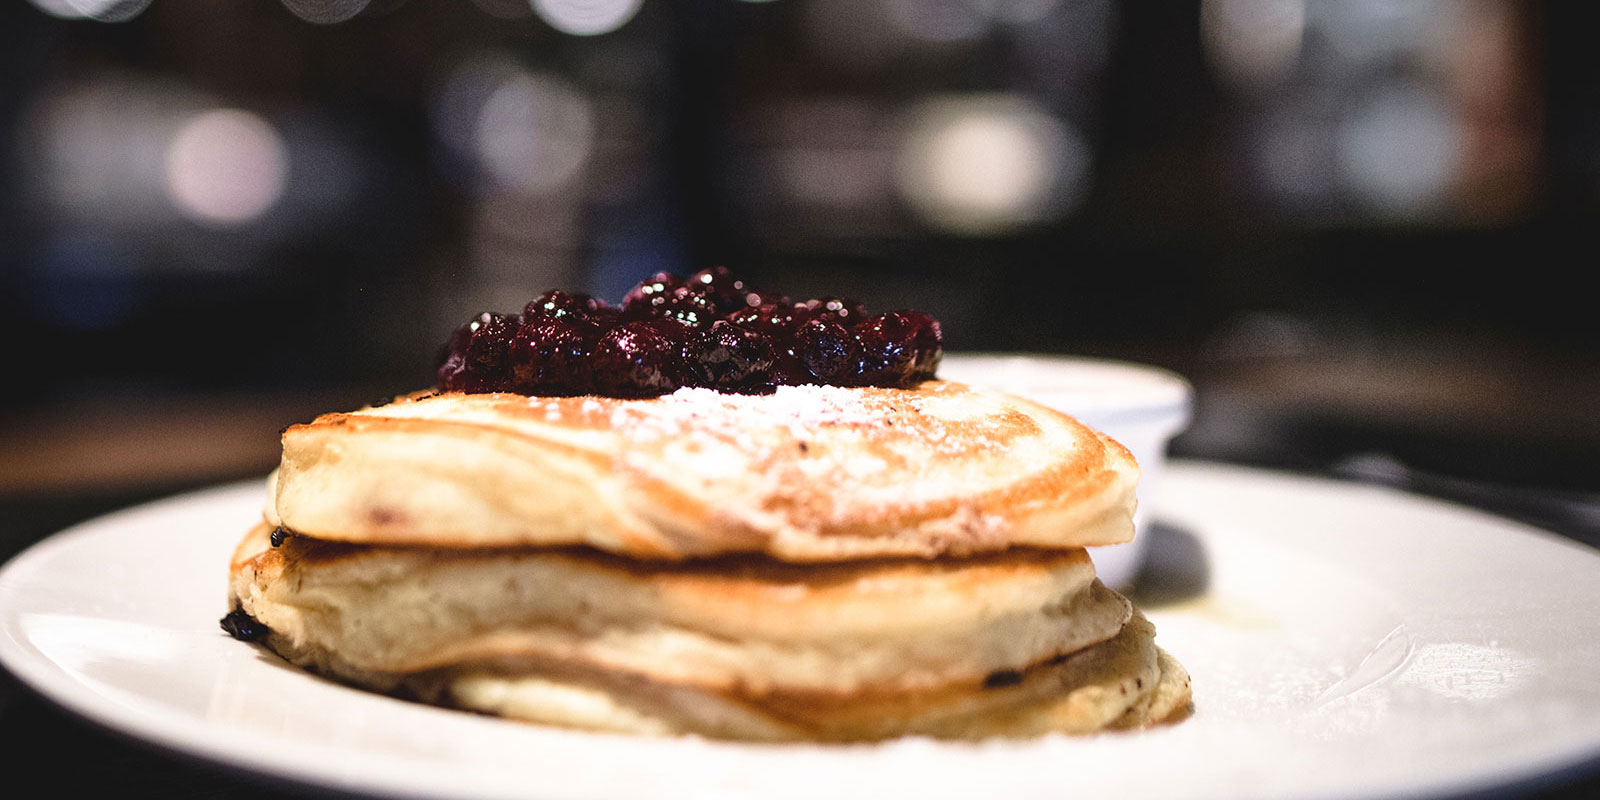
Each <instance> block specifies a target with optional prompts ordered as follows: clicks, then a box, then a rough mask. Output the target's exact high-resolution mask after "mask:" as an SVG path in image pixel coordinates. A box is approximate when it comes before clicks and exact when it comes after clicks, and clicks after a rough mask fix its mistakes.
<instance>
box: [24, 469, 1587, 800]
mask: <svg viewBox="0 0 1600 800" xmlns="http://www.w3.org/2000/svg"><path fill="white" fill-rule="evenodd" d="M260 500H261V489H260V487H259V486H257V485H253V484H252V485H247V486H234V487H224V488H221V489H216V490H212V491H207V492H202V493H199V494H194V495H188V496H184V497H180V498H175V499H172V500H168V501H164V502H160V503H156V504H153V505H149V506H143V507H140V508H136V509H131V510H129V511H125V512H121V513H118V514H114V515H112V516H109V517H106V518H103V519H100V520H97V521H93V522H90V523H87V524H85V525H82V526H79V527H77V528H75V529H73V530H71V531H68V532H65V533H63V534H61V535H59V536H55V537H52V538H51V539H49V540H47V541H45V542H42V543H41V544H39V545H37V546H36V547H34V548H32V549H30V550H28V551H27V552H26V553H24V554H23V555H21V556H19V557H18V558H17V559H16V560H14V561H13V562H11V563H10V564H9V565H7V566H6V567H5V569H4V570H3V572H0V661H3V662H4V664H5V666H6V667H8V668H10V669H11V670H12V671H13V672H14V673H16V674H17V675H18V676H20V677H21V678H22V680H24V681H26V682H27V683H28V684H30V685H32V686H33V687H35V688H37V689H38V690H40V691H41V692H42V693H43V694H44V695H46V696H48V697H50V698H52V699H53V700H55V701H57V702H59V703H61V704H62V705H64V706H66V707H67V708H69V709H71V710H73V711H75V712H77V713H79V714H82V715H84V716H86V717H88V718H90V719H93V720H96V721H99V722H101V723H104V724H107V725H109V726H111V727H113V728H116V729H119V730H122V731H125V732H127V733H131V734H133V735H135V736H139V737H142V738H144V739H146V740H149V741H151V742H154V743H157V744H160V745H164V746H166V747H170V748H174V749H177V750H179V751H183V752H186V753H190V754H194V755H198V756H201V757H204V758H208V759H213V760H215V761H219V762H223V763H227V764H232V765H236V766H241V767H245V768H248V769H252V770H257V771H260V772H264V773H269V774H273V775H278V776H283V777H287V778H291V779H296V780H300V781H305V782H309V783H312V784H317V785H322V786H329V787H335V788H339V789H345V790H354V791H363V792H373V793H382V794H387V795H391V796H415V797H445V796H450V797H469V798H501V797H504V798H511V797H518V798H525V797H530V796H534V797H545V798H578V797H584V798H588V797H614V798H647V797H676V796H686V795H693V796H696V797H717V796H760V797H763V798H782V797H798V798H807V800H814V798H817V797H846V796H860V797H872V798H883V797H904V796H910V795H916V796H921V797H960V798H975V797H1002V798H1007V800H1011V799H1012V798H1019V797H1044V796H1066V795H1078V796H1085V797H1118V798H1136V797H1161V798H1179V797H1227V798H1292V797H1302V798H1311V797H1316V798H1325V797H1398V796H1416V795H1419V794H1448V793H1456V792H1465V791H1476V790H1484V789H1489V788H1504V787H1507V786H1513V785H1525V783H1526V782H1527V781H1530V780H1533V779H1537V778H1543V779H1550V778H1552V776H1555V775H1558V774H1562V771H1564V770H1571V769H1573V768H1574V767H1578V766H1583V767H1584V768H1587V766H1588V765H1589V764H1590V763H1591V762H1592V761H1593V760H1594V759H1595V758H1596V757H1597V755H1600V677H1597V675H1600V554H1597V553H1596V552H1595V551H1593V550H1590V549H1588V548H1585V547H1582V546H1579V545H1575V544H1572V543H1569V542H1567V541H1565V540H1563V539H1560V538H1559V537H1556V536H1554V535H1550V534H1545V533H1541V532H1539V531H1536V530H1533V529H1530V528H1527V527H1523V526H1520V525H1516V524H1512V523H1509V522H1506V521H1503V520H1500V519H1497V518H1493V517H1490V516H1486V515H1483V514H1479V513H1476V512H1472V511H1469V510H1466V509H1461V508H1457V507H1453V506H1446V505H1442V504H1439V503H1435V502H1431V501H1425V500H1422V499H1419V498H1416V497H1411V496H1407V495H1402V494H1396V493H1392V492H1389V491H1385V490H1379V489H1371V488H1365V487H1357V486H1348V485H1343V484H1334V483H1329V482H1323V481H1318V480H1309V479H1302V478H1293V477H1288V476H1282V475H1275V474H1271V473H1263V472H1256V471H1248V470H1241V469H1236V468H1225V467H1218V466H1210V465H1201V464H1193V463H1184V462H1178V463H1176V464H1174V465H1173V467H1172V471H1171V473H1170V475H1169V481H1168V484H1167V486H1166V487H1165V488H1164V490H1163V498H1162V508H1161V514H1160V518H1161V520H1162V522H1163V525H1162V526H1160V527H1158V528H1157V529H1155V530H1154V531H1153V532H1152V534H1151V535H1152V536H1154V537H1156V541H1154V542H1152V555H1151V559H1152V560H1151V562H1150V567H1151V569H1153V570H1156V577H1157V579H1158V580H1157V581H1156V582H1154V583H1153V584H1151V589H1150V590H1149V591H1148V592H1146V593H1145V594H1144V595H1143V596H1142V597H1143V600H1142V602H1144V603H1145V604H1146V607H1147V609H1148V610H1149V611H1150V616H1151V618H1152V619H1153V620H1154V621H1155V622H1156V625H1157V626H1158V628H1159V634H1158V641H1159V642H1160V643H1161V644H1163V645H1164V646H1165V647H1166V648H1167V649H1168V650H1170V651H1171V652H1172V653H1174V654H1175V655H1176V656H1177V657H1178V658H1179V659H1180V660H1181V661H1183V662H1184V663H1185V664H1186V665H1187V666H1188V667H1189V669H1190V670H1191V672H1192V673H1193V675H1194V689H1195V698H1196V703H1197V707H1196V708H1197V710H1196V712H1195V714H1194V716H1193V717H1192V718H1190V719H1189V720H1188V721H1186V722H1184V723H1183V724H1180V725H1177V726H1174V727H1170V728H1164V729H1160V730H1155V731H1150V732H1144V733H1135V734H1112V735H1106V736H1101V737H1097V738H1090V739H1069V738H1063V737H1047V738H1044V739H1039V740H1034V741H1025V742H1020V743H1018V742H1010V743H1005V742H996V743H989V744H982V745H959V744H943V743H936V742H931V741H927V740H905V741H898V742H893V743H889V744H886V745H881V746H859V747H831V748H830V747H784V746H740V745H729V744H718V743H711V742H705V741H699V740H693V739H680V740H648V739H630V738H625V737H614V736H603V735H591V734H580V733H570V732H563V731H557V730H548V729H543V728H538V727H533V726H523V725H518V724H513V723H505V722H501V721H498V720H493V719H488V718H482V717H476V716H472V715H468V714H462V713H455V712H451V711H445V710H441V709H434V708H428V707H424V706H420V705H415V704H410V703H406V702H402V701H398V700H393V699H389V698H385V697H380V696H376V695H371V694H366V693H363V692H359V691H355V690H351V689H347V688H344V687H341V686H337V685H334V684H331V683H328V682H325V681H322V680H319V679H316V678H313V677H310V676H308V675H305V674H303V673H301V672H299V671H296V670H294V669H290V668H287V667H284V666H282V665H281V664H280V663H279V662H278V661H277V660H276V659H275V658H274V657H272V656H270V655H268V654H265V653H264V651H261V650H258V649H257V648H255V647H253V646H250V645H246V644H243V643H240V642H236V641H234V640H232V639H230V638H228V637H227V636H226V635H224V634H223V633H222V631H221V630H220V629H219V628H218V625H217V620H218V618H219V617H220V616H221V615H222V613H223V612H224V611H225V609H224V608H223V602H224V572H225V566H224V565H225V563H226V561H227V557H228V554H229V552H230V550H231V548H232V547H233V544H234V542H235V540H236V539H237V538H238V537H239V535H241V533H242V532H243V530H244V528H245V527H246V526H247V525H249V524H250V523H251V522H252V521H253V520H254V518H255V517H256V516H257V514H258V509H259V506H260ZM1200 578H1205V579H1206V580H1205V585H1204V587H1203V588H1201V587H1200V585H1199V584H1200V581H1199V579H1200ZM1186 591H1189V592H1190V593H1189V594H1188V596H1184V594H1185V592H1186ZM1567 774H1570V773H1567Z"/></svg>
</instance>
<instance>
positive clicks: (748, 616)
mask: <svg viewBox="0 0 1600 800" xmlns="http://www.w3.org/2000/svg"><path fill="white" fill-rule="evenodd" d="M265 531H266V528H265V527H264V526H263V527H262V528H260V529H258V530H256V531H254V532H253V533H252V534H251V536H250V537H249V538H248V539H247V540H246V542H245V543H243V544H242V545H241V547H240V551H239V554H238V556H237V557H236V560H235V563H234V566H233V570H232V576H231V580H230V600H231V602H232V603H233V604H235V605H237V606H238V607H240V608H242V609H243V610H244V611H245V612H246V613H248V614H250V615H251V616H252V617H254V618H255V619H256V620H258V621H259V622H261V623H262V624H264V625H266V626H268V627H270V628H271V629H272V630H273V631H274V632H275V633H276V634H278V636H279V637H280V639H279V643H278V644H277V645H276V646H275V649H278V650H279V651H280V652H282V653H285V654H292V659H291V660H295V661H298V662H302V663H305V664H308V665H312V666H315V667H317V668H318V669H319V670H320V671H323V672H328V673H333V674H339V675H346V676H352V677H355V678H356V679H358V680H361V681H362V682H366V683H382V682H383V681H384V680H386V678H385V677H382V676H391V675H397V674H408V673H416V672H423V671H427V670H433V669H438V668H441V667H447V666H452V665H459V664H463V663H477V662H485V661H506V660H529V659H533V660H540V661H548V662H558V663H564V664H570V665H578V666H584V667H598V668H603V669H607V670H618V671H624V672H629V673H634V674H638V675H642V676H646V677H649V678H651V679H654V680H657V681H660V682H664V683H670V684H675V685H684V686H696V687H702V688H707V689H713V690H718V691H735V692H738V693H741V694H746V695H763V694H769V693H774V692H787V693H790V694H814V695H836V696H853V695H856V694H859V693H861V692H883V691H907V690H913V689H924V688H928V687H937V686H944V685H947V684H950V683H953V682H974V681H979V680H982V679H983V678H984V677H985V676H987V675H989V674H990V673H992V672H995V671H997V670H1021V669H1026V668H1028V667H1030V666H1032V665H1034V664H1037V663H1041V662H1044V661H1047V660H1049V659H1051V658H1055V657H1057V656H1060V655H1062V654H1065V653H1070V652H1072V651H1075V650H1078V649H1081V648H1083V647H1087V646H1088V645H1091V644H1095V643H1097V642H1101V641H1105V640H1107V639H1110V638H1111V637H1113V636H1115V635H1117V633H1118V632H1119V631H1120V630H1121V629H1122V627H1123V625H1124V624H1125V623H1126V622H1127V621H1128V619H1129V617H1130V614H1131V606H1130V605H1129V603H1128V601H1127V600H1126V599H1124V598H1123V597H1121V596H1120V595H1118V594H1116V593H1115V592H1112V591H1110V590H1109V589H1106V588H1105V587H1104V586H1102V585H1101V584H1100V583H1099V582H1098V581H1096V580H1095V577H1094V567H1093V565H1092V564H1091V563H1090V562H1089V559H1088V557H1087V555H1086V554H1085V553H1084V552H1083V551H1082V550H1064V551H1055V552H1027V551H1008V552H1005V553H999V554H991V555H987V556H981V557H973V558H968V559H959V560H957V559H940V560H923V559H904V558H901V559H891V560H882V561H871V562H847V563H838V564H825V565H805V566H801V565H793V564H785V563H781V562H774V561H771V560H768V559H759V558H750V557H727V558H722V559H716V560H711V561H701V562H694V563H691V564H681V563H675V562H655V563H640V562H636V561H631V560H628V559H622V558H618V557H616V556H612V555H608V554H603V553H598V552H595V551H584V550H576V549H570V550H554V549H534V548H517V549H509V550H500V549H475V550H443V549H437V548H415V547H378V546H353V545H347V544H342V543H329V542H320V541H316V540H310V539H307V538H306V537H300V536H295V537H291V538H289V539H288V540H286V541H284V542H283V544H282V545H281V546H280V547H276V548H274V547H270V546H266V544H267V540H266V533H265ZM368 675H373V676H379V677H376V678H371V679H366V677H365V676H368Z"/></svg>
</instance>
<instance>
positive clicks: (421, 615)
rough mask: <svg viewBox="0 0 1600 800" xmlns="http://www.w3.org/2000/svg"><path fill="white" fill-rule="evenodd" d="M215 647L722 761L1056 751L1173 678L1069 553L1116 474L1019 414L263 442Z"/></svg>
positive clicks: (813, 402)
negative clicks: (769, 746)
mask: <svg viewBox="0 0 1600 800" xmlns="http://www.w3.org/2000/svg"><path fill="white" fill-rule="evenodd" d="M283 446H284V450H283V459H282V463H281V465H280V467H279V469H278V470H277V472H276V473H275V474H274V481H273V484H272V487H271V491H270V498H269V502H268V503H267V508H266V513H265V515H264V519H263V521H262V522H261V524H260V525H259V526H257V527H256V528H255V529H254V530H252V531H251V532H250V533H249V534H248V535H247V536H246V537H245V539H244V541H243V542H241V543H240V545H239V547H238V549H237V552H236V553H235V556H234V558H233V562H232V565H231V573H230V581H229V598H228V601H229V605H230V609H231V613H230V615H229V617H228V618H227V619H226V620H225V627H228V628H229V629H230V630H231V631H232V632H233V633H234V634H235V635H236V636H240V637H241V638H259V640H260V641H261V642H262V643H263V644H265V646H267V647H268V648H270V649H272V650H273V651H275V652H277V653H278V654H280V655H281V656H283V657H284V658H285V659H287V660H289V661H291V662H293V663H295V664H298V665H300V666H302V667H305V668H307V669H309V670H312V671H315V672H317V673H319V674H321V675H324V676H326V677H328V678H331V679H333V680H337V681H341V682H344V683H347V684H350V685H354V686H358V687H361V688H365V689H369V690H373V691H379V692H384V693H389V694H394V695H397V696H402V697H408V698H412V699H416V700H419V701H422V702H427V703H433V704H438V705H443V706H449V707H454V708H460V709H464V710H470V711H477V712H481V713H485V714H492V715H498V716H502V717H507V718H513V719H518V720H524V721H529V722H535V723H542V724H548V725H556V726H563V727H569V728H578V729H586V730H597V731H610V732H620V733H633V734H650V735H682V734H693V735H700V736H705V737H710V738H718V739H734V740H749V741H822V742H854V741H873V740H881V739H885V738H890V737H897V736H906V735H925V736H933V737H940V738H955V739H977V738H987V737H1018V736H1034V735H1039V734H1044V733H1049V732H1061V733H1071V734H1086V733H1092V732H1096V731H1101V730H1106V729H1118V728H1138V727H1144V726H1149V725H1152V724H1156V723H1159V722H1163V721H1168V720H1172V719H1176V718H1178V717H1181V716H1182V715H1183V714H1184V713H1185V712H1186V710H1187V708H1188V706H1189V702H1190V695H1189V680H1188V676H1187V674H1186V673H1185V672H1184V670H1183V668H1182V667H1181V666H1180V665H1179V664H1178V663H1177V662H1176V661H1175V660H1173V659H1172V658H1171V657H1170V656H1168V655H1167V654H1166V653H1165V652H1163V651H1162V650H1161V649H1160V648H1158V647H1157V646H1156V645H1155V642H1154V629H1153V627H1152V626H1151V625H1150V623H1149V622H1148V621H1147V620H1145V619H1144V617H1143V616H1142V615H1140V614H1139V612H1138V611H1137V610H1136V609H1135V608H1133V606H1132V605H1131V604H1130V603H1129V601H1128V600H1127V599H1126V598H1124V597H1122V596H1121V595H1119V594H1117V593H1116V592H1114V591H1112V590H1110V589H1108V588H1106V587H1105V586H1103V585H1102V584H1101V583H1100V582H1099V581H1098V580H1096V578H1095V574H1094V567H1093V564H1092V562H1091V561H1090V559H1089V557H1088V555H1087V553H1086V552H1085V550H1084V548H1085V547H1088V546H1095V545H1104V544H1114V543H1119V542H1123V541H1127V540H1128V539H1130V538H1131V537H1132V535H1133V525H1132V521H1131V518H1132V511H1133V507H1134V489H1135V486H1136V483H1137V479H1138V468H1137V465H1136V464H1135V463H1134V460H1133V458H1132V457H1131V456H1130V455H1129V453H1128V452H1127V450H1125V449H1124V448H1123V447H1122V446H1121V445H1119V444H1117V443H1116V442H1114V441H1112V440H1110V439H1108V438H1107V437H1105V436H1104V435H1102V434H1100V433H1098V432H1096V431H1094V430H1091V429H1089V428H1087V427H1085V426H1083V425H1081V424H1079V423H1078V422H1077V421H1075V420H1073V419H1072V418H1070V417H1068V416H1066V415H1063V414H1060V413H1058V412H1055V411H1053V410H1050V409H1047V408H1044V407H1041V406H1038V405H1036V404H1033V403H1030V402H1027V401H1025V400H1022V399H1020V398H1016V397H1012V396H1008V395H1003V394H998V393H992V392H987V391H982V390H978V389H975V388H971V387H967V386H964V385H961V384H957V383H951V382H946V381H940V380H931V381H925V382H922V383H920V384H918V385H917V386H915V387H914V388H909V389H897V388H859V387H857V388H842V387H829V386H782V387H778V388H777V389H776V391H774V392H772V393H769V394H761V395H739V394H725V393H719V392H716V391H712V390H709V389H681V390H679V391H677V392H674V393H672V394H667V395H663V396H660V397H654V398H648V399H618V398H604V397H593V396H576V397H528V396H523V395H517V394H502V393H483V394H462V393H457V392H447V393H426V394H418V395H412V396H407V397H402V398H398V399H396V400H395V401H394V402H392V403H388V404H385V405H382V406H377V407H371V408H365V409H361V410H359V411H355V412H352V413H345V414H328V415H324V416H322V417H319V418H318V419H316V420H315V421H313V422H311V423H309V424H306V425H297V426H293V427H291V428H289V429H287V430H286V431H285V432H284V437H283Z"/></svg>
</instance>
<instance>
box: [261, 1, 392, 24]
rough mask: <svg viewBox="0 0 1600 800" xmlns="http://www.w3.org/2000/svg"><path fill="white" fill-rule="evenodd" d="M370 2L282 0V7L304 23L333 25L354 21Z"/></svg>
mask: <svg viewBox="0 0 1600 800" xmlns="http://www.w3.org/2000/svg"><path fill="white" fill-rule="evenodd" d="M371 2H372V0H283V5H284V7H286V8H288V9H289V11H291V12H292V13H293V14H294V15H295V16H297V17H299V18H301V19H303V20H305V21H306V22H311V23H315V24H317V25H333V24H335V23H339V22H345V21H347V20H351V19H354V18H355V16H356V15H357V14H360V13H361V12H362V11H364V10H366V8H367V6H368V5H369V4H370V3H371Z"/></svg>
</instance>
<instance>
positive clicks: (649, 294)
mask: <svg viewBox="0 0 1600 800" xmlns="http://www.w3.org/2000/svg"><path fill="white" fill-rule="evenodd" d="M682 285H683V279H682V278H680V277H678V276H677V275H674V274H672V273H670V272H657V273H656V274H654V275H651V276H650V277H648V278H645V279H644V280H642V281H639V283H638V284H637V285H635V286H634V287H633V288H632V289H629V290H628V294H627V295H625V296H624V297H623V298H622V311H623V313H624V314H625V315H626V316H628V318H630V319H644V318H646V317H650V316H653V314H654V311H653V310H654V308H655V306H658V305H660V304H661V303H662V302H664V301H665V300H666V298H667V297H668V296H669V295H671V294H672V290H673V289H676V288H678V287H679V286H682Z"/></svg>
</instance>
